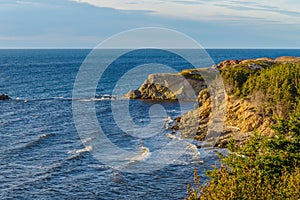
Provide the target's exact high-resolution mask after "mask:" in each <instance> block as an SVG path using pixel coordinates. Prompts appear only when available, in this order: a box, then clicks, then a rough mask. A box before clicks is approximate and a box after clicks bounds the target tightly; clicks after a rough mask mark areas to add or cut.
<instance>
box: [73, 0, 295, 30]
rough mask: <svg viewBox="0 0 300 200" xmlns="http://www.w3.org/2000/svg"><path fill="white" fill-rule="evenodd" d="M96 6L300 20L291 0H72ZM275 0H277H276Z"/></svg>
mask: <svg viewBox="0 0 300 200" xmlns="http://www.w3.org/2000/svg"><path fill="white" fill-rule="evenodd" d="M73 1H75V2H78V3H88V4H90V5H93V6H96V7H108V8H113V9H117V10H128V11H133V10H134V11H148V12H149V14H150V15H158V16H166V17H172V18H183V19H190V20H196V21H224V20H233V21H247V22H248V23H249V22H254V23H281V24H295V23H299V22H300V12H299V11H300V2H299V1H292V0H277V1H271V0H252V1H239V0H211V1H207V0H187V1H184V0H139V1H134V0H109V1H107V0H73ZM275 2H276V3H275Z"/></svg>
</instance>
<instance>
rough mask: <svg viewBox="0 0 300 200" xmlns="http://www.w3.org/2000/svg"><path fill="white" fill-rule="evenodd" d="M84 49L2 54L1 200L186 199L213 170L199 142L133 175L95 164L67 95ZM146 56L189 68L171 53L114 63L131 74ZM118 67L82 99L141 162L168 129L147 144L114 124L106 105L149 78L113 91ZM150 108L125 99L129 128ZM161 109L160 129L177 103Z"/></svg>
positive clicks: (142, 121) (236, 53) (215, 52)
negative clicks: (164, 115) (196, 180)
mask: <svg viewBox="0 0 300 200" xmlns="http://www.w3.org/2000/svg"><path fill="white" fill-rule="evenodd" d="M90 51H91V50H86V49H76V50H75V49H74V50H71V49H68V50H0V93H5V94H8V95H9V96H10V97H11V99H10V100H7V101H0V198H1V199H184V198H185V197H186V196H187V184H188V183H192V182H193V173H194V169H195V168H196V169H198V170H199V174H200V176H201V177H203V178H202V180H203V181H205V180H207V178H206V177H205V175H204V174H205V171H206V170H208V169H211V168H212V167H213V166H214V165H215V164H216V165H218V158H217V156H216V155H215V153H214V151H210V152H207V154H206V156H205V157H201V156H200V155H199V151H198V150H197V149H196V148H195V147H196V145H197V143H196V142H195V141H189V140H187V141H186V142H187V144H188V146H189V150H188V151H187V152H186V153H185V154H184V155H182V156H181V157H180V158H178V159H177V160H176V161H174V163H172V164H170V165H166V166H164V167H162V168H159V169H157V170H154V171H149V172H144V171H143V170H142V169H141V170H140V171H141V172H139V171H138V170H139V169H137V171H136V172H135V173H132V172H127V171H122V170H116V169H115V168H112V167H111V166H110V165H109V163H104V162H101V160H99V159H97V158H95V156H94V155H93V154H92V153H91V152H90V148H88V147H87V146H84V145H83V143H82V141H81V140H80V137H79V135H78V133H77V130H76V127H75V123H74V118H73V113H72V94H73V87H74V82H75V79H76V76H77V73H78V71H79V68H80V66H81V64H82V63H83V61H84V59H85V58H86V56H87V55H88V54H89V53H90ZM207 52H208V53H209V55H210V56H211V58H212V59H213V61H214V62H215V63H219V62H221V61H223V60H225V59H249V58H259V57H270V58H276V57H279V56H300V50H295V49H290V50H288V49H286V50H279V49H268V50H267V49H231V50H226V49H208V50H207ZM107 56H109V51H108V55H107ZM149 56H150V57H149ZM145 57H147V58H148V59H151V60H153V61H156V60H161V59H163V60H167V61H169V62H167V63H168V64H170V65H172V64H174V66H178V68H177V70H182V69H185V68H189V67H190V66H188V65H185V64H184V63H180V62H179V63H178V60H177V59H174V58H173V57H170V55H167V54H160V53H157V52H153V51H147V55H144V54H134V55H129V56H126V57H124V58H123V59H122V61H120V62H116V63H114V64H115V65H120V66H122V69H127V68H128V69H130V68H131V67H132V66H135V65H137V64H140V63H142V62H143V61H144V60H143V59H145ZM119 69H120V68H116V67H115V68H114V67H112V68H111V70H110V71H108V72H107V73H105V74H104V75H105V76H104V77H103V79H101V82H99V84H98V86H97V90H96V95H95V98H93V99H87V101H91V102H93V103H94V105H95V108H96V115H97V118H98V120H99V124H100V125H101V127H102V129H103V131H104V132H105V134H106V136H107V138H109V139H110V140H111V141H112V143H113V144H115V145H116V146H118V147H120V148H122V149H127V150H128V151H135V150H138V149H140V148H142V149H144V150H145V152H146V153H142V154H141V155H140V156H139V158H138V161H139V160H142V161H143V160H144V159H145V160H146V159H148V157H151V155H153V154H154V153H155V152H156V151H157V150H159V149H160V148H162V147H163V146H164V145H165V144H166V143H168V142H170V141H171V140H173V139H174V138H173V137H170V132H171V131H169V130H167V129H166V128H163V129H162V130H161V132H160V134H157V135H155V136H153V137H151V138H146V139H140V138H136V137H133V136H130V135H128V134H126V133H124V132H123V131H122V130H121V129H120V128H119V127H118V126H117V124H116V123H115V122H114V117H113V116H112V114H113V113H112V110H111V105H112V104H111V102H114V104H116V105H118V103H119V102H122V101H124V99H123V98H122V96H123V95H124V92H126V91H129V90H130V89H136V88H132V87H137V86H138V85H139V84H141V80H144V79H145V78H146V77H147V76H146V75H145V74H141V73H140V72H138V71H136V72H134V73H136V74H133V78H132V80H131V81H130V84H128V85H124V84H123V85H122V84H121V85H122V86H123V88H121V90H118V91H117V92H114V93H113V88H114V86H115V85H116V83H117V81H119V79H120V78H121V75H122V74H124V73H125V72H123V71H122V70H119ZM125 71H126V70H125ZM152 72H156V71H155V70H152V69H151V68H150V69H149V70H148V71H147V73H146V74H148V73H152ZM118 101H119V102H118ZM154 104H157V102H152V101H142V100H131V101H130V102H129V108H130V116H131V117H132V120H133V122H134V123H135V124H137V125H140V126H145V127H146V126H147V124H149V120H150V119H149V108H150V107H151V106H153V105H154ZM159 104H160V105H162V106H163V107H164V108H165V110H166V112H167V115H168V119H165V118H158V119H157V120H158V121H161V122H163V124H165V122H166V121H167V120H169V119H171V120H172V119H174V118H175V117H177V116H179V115H180V114H181V111H180V105H179V104H178V102H159ZM117 109H118V108H117ZM82 118H84V116H82ZM165 125H166V124H165ZM129 128H130V127H129ZM146 131H147V130H146ZM149 131H150V130H149ZM88 139H89V140H93V138H88ZM175 139H176V138H175ZM134 164H135V163H134V162H133V163H132V165H134Z"/></svg>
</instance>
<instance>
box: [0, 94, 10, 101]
mask: <svg viewBox="0 0 300 200" xmlns="http://www.w3.org/2000/svg"><path fill="white" fill-rule="evenodd" d="M7 99H9V96H8V95H7V94H0V100H7Z"/></svg>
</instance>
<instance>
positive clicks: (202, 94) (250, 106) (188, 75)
mask: <svg viewBox="0 0 300 200" xmlns="http://www.w3.org/2000/svg"><path fill="white" fill-rule="evenodd" d="M286 63H292V64H293V63H300V58H298V57H289V56H284V57H279V58H276V59H271V58H258V59H250V60H226V61H223V62H221V63H219V64H218V65H217V66H212V68H214V69H218V70H220V72H221V74H222V73H223V71H225V70H226V69H227V68H229V69H230V68H237V69H238V70H236V71H233V72H234V73H236V72H240V69H242V70H243V69H247V71H246V72H245V74H246V75H247V76H250V75H251V74H253V73H252V71H254V72H255V73H256V72H257V71H259V70H261V69H267V68H270V67H272V66H276V65H278V64H286ZM199 70H201V69H197V70H194V69H193V70H185V71H183V72H181V73H179V74H155V75H149V77H148V79H147V80H146V81H145V82H144V84H142V86H141V87H140V88H139V89H138V90H132V91H130V92H129V93H128V94H127V97H130V98H140V99H152V100H176V99H178V97H180V98H182V99H189V98H190V97H191V96H190V92H189V89H190V88H189V89H188V87H187V83H186V82H184V81H182V76H183V77H184V78H185V79H186V80H187V82H188V83H189V84H190V85H191V86H192V88H193V89H194V91H195V92H196V94H197V95H198V98H197V99H198V102H199V108H197V109H195V110H191V111H189V112H187V113H186V114H184V115H183V116H180V117H178V118H177V119H175V124H174V126H173V127H172V128H171V130H173V131H179V132H180V133H181V134H182V137H187V138H190V137H192V138H193V139H196V140H203V139H204V138H205V136H206V134H207V127H208V124H209V123H211V122H210V120H211V119H210V118H211V108H212V102H211V98H210V94H209V92H208V89H207V88H206V85H205V82H204V80H203V79H202V77H201V75H200V73H199V72H200V71H199ZM229 72H230V73H231V71H229ZM224 74H225V73H224ZM243 75H244V74H243ZM233 77H234V79H245V77H244V76H241V74H239V73H237V76H233ZM231 78H232V77H231ZM223 79H224V83H225V88H226V104H227V107H226V116H225V121H224V128H223V131H222V134H221V137H220V138H219V141H218V143H217V145H218V146H219V147H226V145H227V143H228V140H229V138H234V139H235V140H236V141H237V142H238V144H243V143H244V141H245V140H247V139H248V138H249V136H250V135H251V134H253V133H254V132H255V131H257V132H259V133H261V134H272V133H273V132H272V130H271V129H270V127H271V125H273V124H275V123H276V117H278V116H276V115H275V114H272V112H271V111H266V110H267V108H266V107H264V106H263V104H262V103H261V102H263V101H262V100H261V98H264V96H263V95H260V93H259V92H256V93H253V94H251V95H248V96H246V97H242V98H241V97H238V95H236V94H233V93H232V92H231V90H229V88H230V87H233V86H232V84H231V82H232V81H231V82H230V81H228V80H227V77H225V75H224V77H223ZM178 80H180V81H178ZM238 81H240V80H238ZM243 81H245V80H243ZM238 83H240V82H238ZM233 85H234V84H233ZM236 85H238V84H236ZM236 85H235V86H234V87H238V86H236ZM169 88H172V89H169ZM172 91H174V92H172ZM271 110H272V108H271ZM195 132H196V134H195ZM195 135H196V136H195Z"/></svg>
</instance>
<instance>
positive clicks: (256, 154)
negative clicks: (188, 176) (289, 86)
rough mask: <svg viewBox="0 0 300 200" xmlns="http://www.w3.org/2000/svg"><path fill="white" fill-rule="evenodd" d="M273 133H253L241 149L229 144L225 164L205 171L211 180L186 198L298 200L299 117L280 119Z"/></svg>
mask: <svg viewBox="0 0 300 200" xmlns="http://www.w3.org/2000/svg"><path fill="white" fill-rule="evenodd" d="M273 129H274V130H275V132H276V133H275V134H274V135H272V136H262V135H258V134H256V135H255V136H253V138H251V139H250V140H249V141H248V142H247V143H246V144H245V145H244V146H239V147H237V146H236V145H235V144H234V142H233V140H231V141H230V142H229V145H228V148H229V150H230V153H229V154H228V156H227V157H225V156H223V155H220V157H221V162H222V163H224V164H225V166H222V167H221V168H220V169H217V168H214V169H213V170H211V171H208V172H207V175H208V176H209V177H210V178H211V180H210V181H209V182H208V183H206V184H204V185H203V184H200V180H199V177H198V176H197V175H196V176H195V185H196V187H195V188H193V189H191V188H190V187H189V189H188V193H189V196H188V199H299V198H300V114H298V115H292V116H291V117H290V119H289V120H284V119H281V120H280V121H279V124H278V125H277V126H275V127H273Z"/></svg>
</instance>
